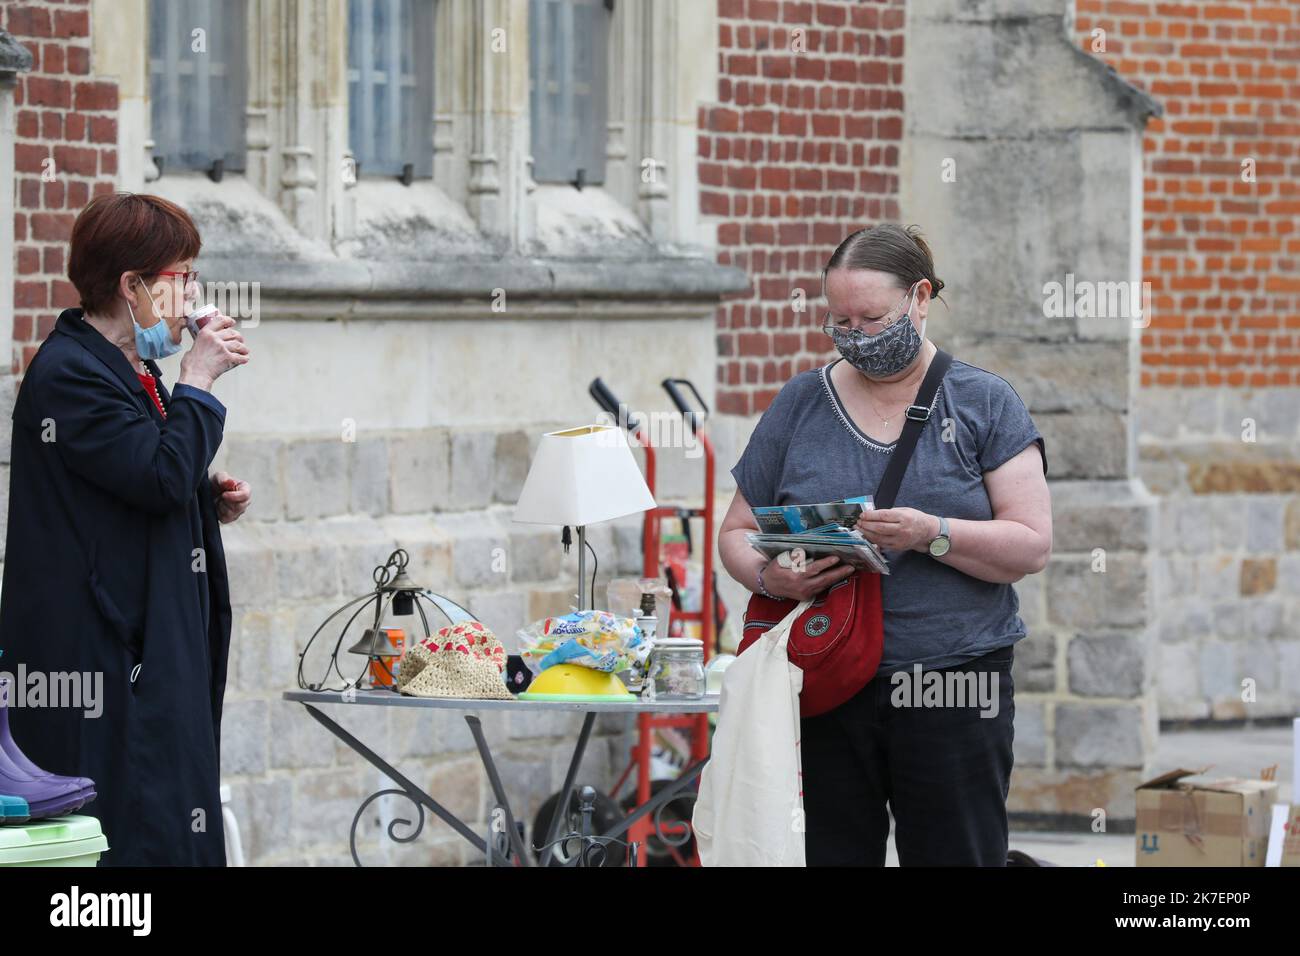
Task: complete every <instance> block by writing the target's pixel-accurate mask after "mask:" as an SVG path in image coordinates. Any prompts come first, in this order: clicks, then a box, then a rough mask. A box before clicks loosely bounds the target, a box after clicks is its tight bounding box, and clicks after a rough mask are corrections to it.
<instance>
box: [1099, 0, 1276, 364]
mask: <svg viewBox="0 0 1300 956" xmlns="http://www.w3.org/2000/svg"><path fill="white" fill-rule="evenodd" d="M1076 11H1077V21H1076V26H1077V32H1078V35H1079V40H1080V43H1081V45H1082V47H1083V49H1085V50H1088V51H1089V52H1093V51H1092V41H1093V37H1092V31H1093V30H1094V29H1097V28H1100V29H1102V30H1104V31H1105V34H1106V35H1105V44H1106V49H1105V52H1104V53H1094V55H1096V56H1100V57H1101V58H1102V59H1104V60H1105V61H1106V62H1108V63H1110V64H1111V65H1113V66H1114V67H1115V68H1116V69H1117V70H1118V71H1119V72H1120V74H1121V75H1123V76H1124V77H1125V78H1126V79H1128V80H1129V81H1130V82H1132V83H1134V84H1136V85H1138V86H1141V87H1143V88H1144V89H1146V90H1148V91H1149V92H1150V93H1151V94H1152V95H1154V96H1155V97H1156V98H1157V99H1158V100H1160V101H1161V102H1162V103H1164V105H1165V116H1164V117H1163V118H1162V119H1159V120H1153V121H1152V122H1151V123H1150V125H1149V126H1148V127H1147V132H1146V139H1145V144H1144V145H1145V152H1146V170H1145V174H1146V176H1145V182H1146V190H1145V192H1146V195H1145V217H1144V220H1143V226H1144V230H1145V247H1146V248H1145V259H1144V271H1145V273H1146V278H1147V279H1148V280H1149V281H1150V282H1151V283H1152V292H1153V302H1152V321H1151V326H1150V328H1149V329H1147V330H1146V331H1145V333H1144V334H1143V337H1142V384H1143V385H1144V386H1149V385H1156V386H1164V385H1176V386H1193V387H1196V386H1219V385H1226V386H1250V387H1261V386H1295V385H1300V269H1298V268H1297V262H1300V232H1298V231H1297V224H1300V151H1298V148H1297V147H1298V146H1300V82H1298V80H1297V73H1298V71H1300V0H1253V2H1238V0H1197V2H1181V3H1158V2H1133V0H1077V5H1076ZM1247 158H1253V159H1254V160H1255V167H1256V168H1255V177H1256V182H1254V183H1248V182H1243V181H1242V176H1241V174H1242V166H1241V162H1242V160H1243V159H1247Z"/></svg>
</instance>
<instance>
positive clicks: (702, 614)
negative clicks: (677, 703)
mask: <svg viewBox="0 0 1300 956" xmlns="http://www.w3.org/2000/svg"><path fill="white" fill-rule="evenodd" d="M662 384H663V388H664V390H665V391H666V392H667V393H668V395H669V397H670V398H671V399H672V401H673V404H674V405H675V406H676V408H677V410H678V411H679V412H680V413H681V415H682V420H683V423H684V425H685V426H686V427H688V428H689V429H690V430H691V434H692V436H693V437H694V438H695V439H696V440H698V441H699V442H700V445H701V447H702V448H703V450H704V504H703V506H702V507H680V506H677V505H658V506H656V507H655V508H652V509H651V510H649V511H647V512H646V513H645V523H644V527H643V530H642V548H643V557H644V561H643V566H642V574H643V576H645V577H648V578H659V577H662V576H663V575H664V568H663V561H662V557H661V551H660V549H661V543H662V538H661V530H660V525H661V522H663V521H664V520H665V519H675V520H681V521H682V522H683V523H684V524H685V523H688V522H689V521H690V520H691V519H692V518H700V519H701V520H702V521H703V525H704V534H703V536H702V538H703V540H702V544H703V547H704V560H703V575H702V578H701V581H700V607H699V610H695V611H687V610H683V609H682V608H681V607H680V601H676V600H675V601H674V602H673V605H672V606H671V608H670V610H669V617H668V620H667V621H666V622H664V623H665V626H664V633H665V634H667V633H671V629H672V627H673V626H674V625H675V624H676V623H677V622H679V621H681V622H685V621H698V622H699V625H700V637H701V639H702V640H703V643H704V662H705V664H706V665H707V664H708V662H709V660H710V659H712V657H713V656H714V654H715V653H716V651H717V642H718V630H719V628H718V621H717V620H716V618H715V609H716V607H717V606H718V605H717V603H716V593H715V584H714V563H713V552H714V546H713V479H714V467H715V461H714V449H713V443H712V442H711V441H710V440H709V436H708V434H707V432H705V430H704V428H703V425H704V423H705V421H706V420H707V419H708V415H709V409H708V406H707V405H706V404H705V402H704V399H703V398H702V397H701V396H700V393H699V391H697V390H696V388H695V386H694V385H693V384H692V383H691V382H690V381H689V380H688V379H681V378H666V379H664V380H663V383H662ZM679 386H685V387H686V388H688V389H690V391H691V394H692V395H693V396H694V398H695V400H696V401H697V402H698V403H699V405H700V408H699V409H698V410H697V409H693V408H691V407H690V404H689V403H688V402H687V400H686V398H685V396H684V395H683V394H682V391H681V389H680V388H679ZM589 392H590V394H591V396H592V398H594V399H595V400H596V403H597V404H598V405H600V406H601V408H602V409H604V410H605V411H606V412H607V413H608V414H610V415H612V416H614V418H615V420H616V421H617V422H619V423H620V425H623V426H624V427H626V428H627V430H628V432H629V433H630V434H631V435H632V437H633V438H634V439H635V440H636V441H637V443H638V444H639V445H640V446H641V447H642V448H643V449H645V481H646V486H647V487H648V488H649V489H650V493H651V494H652V495H653V494H654V493H655V474H656V464H655V448H654V444H653V441H652V438H653V436H652V435H651V434H650V431H649V429H648V428H647V427H646V425H645V423H643V422H641V421H640V420H638V419H636V418H634V417H633V416H632V415H631V414H630V413H629V412H628V410H627V408H626V406H624V405H622V404H621V403H620V402H619V401H618V400H617V399H616V398H615V397H614V395H613V393H612V392H611V391H610V390H609V388H608V387H607V386H606V385H605V383H604V382H602V381H601V380H600V379H599V378H597V379H594V380H593V381H592V383H591V386H590V388H589ZM670 579H671V575H670ZM685 584H686V582H685V581H682V582H678V587H679V588H684V587H685ZM667 728H675V729H678V730H681V731H684V732H686V733H688V734H689V735H690V741H691V742H690V754H691V756H690V759H691V762H692V763H694V762H695V761H698V760H703V759H704V758H705V757H707V756H708V755H709V715H708V714H668V715H660V714H638V715H637V743H636V745H635V746H634V747H633V748H632V760H631V763H629V764H628V766H627V768H626V769H625V770H624V771H623V773H622V775H621V776H620V777H619V779H618V782H617V783H616V784H615V785H614V790H613V792H614V793H615V794H617V793H618V792H619V791H620V790H622V789H623V785H624V783H625V782H626V781H627V779H628V776H629V774H631V773H632V772H633V771H635V772H636V789H635V794H634V800H635V802H634V804H633V805H634V806H641V805H642V804H644V803H645V802H646V801H648V800H649V799H650V798H651V796H652V795H653V786H652V781H651V779H650V774H651V769H650V758H651V752H652V750H653V748H654V738H655V731H656V730H659V729H667ZM688 827H689V821H688V822H685V823H681V824H676V827H675V828H674V829H669V826H665V827H664V828H663V830H662V831H661V832H662V833H663V834H664V836H665V838H666V839H664V840H662V841H659V844H658V845H657V848H658V846H659V845H661V847H662V849H663V850H664V851H666V852H667V854H668V856H669V857H670V858H671V859H672V861H673V862H674V863H675V864H676V865H677V866H699V854H698V853H696V852H695V848H694V841H693V840H689V841H687V840H686V839H685V837H686V835H687V833H688V832H689V831H688V829H687V828H688ZM654 832H655V824H654V822H653V821H652V820H651V819H650V818H649V817H645V818H642V819H641V820H638V821H637V822H636V823H634V824H633V825H632V827H631V829H630V830H629V831H628V840H629V842H634V843H640V844H641V845H642V846H643V847H647V846H649V845H650V844H649V842H648V841H649V840H650V837H651V835H652V834H653V833H654ZM670 839H671V842H669V840H670ZM678 840H682V845H683V846H689V847H690V852H689V854H687V853H683V852H682V851H681V848H680V847H679V846H678V845H677V842H678ZM649 857H650V854H649V853H647V852H642V853H639V854H637V859H638V864H639V865H641V866H647V865H649Z"/></svg>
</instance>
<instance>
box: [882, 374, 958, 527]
mask: <svg viewBox="0 0 1300 956" xmlns="http://www.w3.org/2000/svg"><path fill="white" fill-rule="evenodd" d="M951 364H952V356H951V355H949V354H948V353H947V352H945V351H944V350H943V349H936V350H935V353H934V358H933V359H931V360H930V367H929V368H928V369H927V370H926V372H925V380H924V381H923V382H921V388H920V390H919V391H918V392H917V393H916V401H915V402H913V403H912V404H911V405H909V406H908V408H907V412H906V415H907V420H906V421H905V422H903V432H902V434H901V435H899V436H898V444H897V445H895V446H894V450H893V452H892V453H890V456H889V464H888V465H886V466H885V473H884V474H883V475H881V477H880V487H879V488H877V489H876V495H875V498H873V499H872V503H873V505H874V506H875V507H876V508H892V507H894V499H895V498H897V497H898V486H899V485H901V484H902V483H903V473H904V472H906V471H907V464H908V462H910V461H911V460H912V452H914V451H915V450H916V443H917V441H918V440H919V439H920V437H921V429H922V428H924V427H925V423H926V422H927V421H928V420H929V418H930V405H931V404H933V402H934V393H935V392H937V391H938V390H939V383H940V382H941V381H943V377H944V375H946V374H947V373H948V366H950V365H951Z"/></svg>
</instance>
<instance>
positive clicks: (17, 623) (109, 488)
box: [0, 309, 230, 866]
mask: <svg viewBox="0 0 1300 956" xmlns="http://www.w3.org/2000/svg"><path fill="white" fill-rule="evenodd" d="M146 366H147V367H148V368H149V370H150V372H152V373H153V374H154V375H155V376H157V375H158V368H157V366H156V365H154V364H153V363H152V362H146ZM159 391H160V392H161V393H162V398H163V404H164V406H165V407H166V408H167V418H166V419H165V420H164V419H163V417H162V416H161V415H160V414H159V413H158V410H157V409H156V408H155V407H154V404H153V401H152V400H151V399H150V398H149V396H148V395H147V394H146V392H145V389H144V386H143V385H142V384H141V382H140V379H139V377H138V376H137V375H136V373H135V371H134V370H133V369H132V368H131V365H130V363H129V362H127V360H126V357H125V356H124V355H123V354H122V353H121V351H120V350H119V349H118V348H117V347H116V346H114V345H112V344H111V343H110V342H109V341H108V340H107V339H105V338H104V337H103V336H102V335H100V334H99V332H98V331H96V330H95V328H94V327H93V326H91V325H89V324H88V323H87V322H86V321H85V320H84V319H83V318H82V314H81V310H80V309H66V310H65V311H64V312H63V313H62V314H61V315H60V316H59V318H58V321H57V323H56V324H55V327H54V330H53V331H52V332H51V333H50V335H49V337H48V338H46V340H45V342H44V343H43V344H42V345H41V348H40V350H39V351H38V352H37V353H36V355H35V357H34V358H33V359H32V362H31V365H30V366H29V368H28V370H27V374H26V376H25V377H24V378H23V382H22V385H21V387H20V388H19V390H18V396H17V400H16V402H15V406H14V414H13V418H14V422H13V452H12V458H11V464H10V476H9V527H8V538H7V543H6V549H5V567H4V589H3V592H2V593H0V651H3V654H2V655H0V670H4V671H7V672H9V673H11V674H14V676H15V677H16V678H21V677H22V673H21V671H20V669H21V668H25V669H26V673H27V674H28V678H27V682H26V683H27V686H28V688H31V687H32V686H34V685H33V684H32V680H31V676H30V675H31V674H32V673H33V672H41V673H43V674H45V675H46V676H47V678H51V679H52V677H53V675H55V674H60V673H61V674H72V673H81V674H83V675H90V677H91V679H92V680H93V677H94V675H95V674H102V680H103V690H102V700H101V701H100V704H101V707H102V712H101V713H100V714H99V715H98V716H92V715H88V714H87V713H86V707H85V706H83V707H81V708H72V707H66V706H65V707H54V708H52V707H33V706H27V707H19V708H15V709H13V710H12V711H11V713H10V717H11V724H12V727H13V733H14V738H15V740H16V741H17V743H18V745H19V746H20V747H21V748H22V750H23V751H24V753H26V754H27V756H29V757H30V758H31V759H32V760H33V761H35V762H36V764H37V765H38V766H40V767H42V768H44V769H45V770H49V771H51V772H54V773H62V774H68V775H77V776H85V777H90V778H92V779H93V780H94V781H95V784H96V787H97V790H98V797H97V798H96V799H95V800H94V801H93V802H91V803H89V804H87V805H86V806H85V807H84V808H83V809H82V810H81V811H80V812H82V813H88V814H93V815H95V816H98V817H99V818H100V821H101V824H102V826H103V829H104V833H105V835H106V836H107V838H108V843H109V850H108V852H107V853H106V854H105V855H104V856H103V857H102V858H101V865H110V866H111V865H119V866H121V865H158V864H165V865H205V866H224V865H225V840H224V835H223V831H222V822H221V805H220V798H219V796H218V786H219V770H218V758H219V754H220V748H221V742H220V731H221V701H222V696H223V694H224V692H225V684H226V658H227V653H228V651H229V648H230V592H229V584H228V580H227V577H226V563H225V553H224V551H223V550H222V546H221V533H220V525H219V523H218V521H217V512H216V503H215V498H214V491H213V486H212V484H211V481H210V478H209V476H208V467H209V466H210V464H211V462H212V458H213V456H214V455H215V454H216V451H217V448H218V447H219V446H220V444H221V437H222V429H223V427H224V424H225V414H226V410H225V407H224V406H223V405H222V404H221V402H219V401H218V400H217V399H216V398H215V397H214V396H213V395H211V394H210V393H208V392H204V391H202V390H201V389H196V388H193V387H191V386H188V385H180V384H178V385H177V386H176V388H175V391H174V392H173V393H172V394H171V395H170V396H169V395H168V393H167V392H166V390H165V389H163V388H162V387H161V383H160V384H159ZM20 682H21V681H20ZM83 704H84V702H83ZM92 713H93V712H92Z"/></svg>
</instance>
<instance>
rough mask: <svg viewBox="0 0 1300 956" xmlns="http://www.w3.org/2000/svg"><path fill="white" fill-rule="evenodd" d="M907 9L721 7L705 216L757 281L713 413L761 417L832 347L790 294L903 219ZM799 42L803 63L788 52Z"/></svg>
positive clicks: (732, 317) (702, 152)
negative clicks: (832, 260)
mask: <svg viewBox="0 0 1300 956" xmlns="http://www.w3.org/2000/svg"><path fill="white" fill-rule="evenodd" d="M903 12H904V3H903V0H883V2H874V0H859V2H825V3H817V2H811V0H805V2H799V0H718V15H719V26H718V48H719V74H720V75H719V84H718V87H719V88H718V96H719V102H718V103H717V104H716V105H712V106H709V107H707V108H704V109H701V111H700V117H699V129H700V138H699V178H700V205H701V211H702V212H703V213H704V214H705V215H707V216H711V217H716V219H717V220H719V228H718V240H719V247H720V252H719V259H720V261H722V262H724V263H727V264H731V265H735V266H738V267H739V268H741V269H744V270H745V271H746V272H748V273H749V275H750V276H751V277H752V279H753V283H752V287H751V290H750V292H749V294H747V295H742V296H739V297H737V298H733V299H731V300H729V301H727V302H726V303H724V304H723V305H722V306H721V307H720V308H719V309H718V314H717V323H718V356H719V358H718V395H717V403H718V409H719V411H721V412H724V413H730V414H737V415H748V414H752V413H754V412H758V411H761V410H762V409H764V408H766V407H767V404H768V402H769V401H771V398H772V396H774V395H775V394H776V392H777V391H778V390H779V389H780V387H781V385H782V384H783V383H784V382H785V381H786V380H787V379H789V378H790V377H791V376H792V375H793V374H795V373H796V372H799V371H802V370H804V369H807V368H811V367H812V366H813V365H815V364H819V363H820V362H821V361H824V360H825V358H826V356H827V355H828V354H829V353H830V352H831V351H832V348H831V346H830V343H829V340H828V339H827V338H826V336H824V335H823V334H822V333H821V332H820V331H817V330H815V329H814V328H812V323H813V321H814V319H813V318H812V315H813V313H812V312H811V311H808V312H804V313H802V314H799V313H796V312H795V311H794V309H793V308H792V306H791V293H792V290H793V289H794V288H796V287H799V288H802V289H804V290H805V291H806V293H807V295H808V299H809V303H810V304H811V303H812V301H813V300H814V299H815V298H816V297H817V296H818V295H820V292H821V269H822V266H823V265H824V264H825V260H826V257H827V256H828V255H829V254H830V252H831V250H832V249H834V247H835V246H836V245H837V244H838V243H839V242H840V240H841V239H843V238H844V237H845V236H846V235H848V234H849V233H850V232H852V231H854V230H855V229H859V228H861V227H863V226H866V225H870V224H872V223H874V222H880V221H884V220H895V219H897V218H898V216H899V210H898V203H897V195H898V172H897V170H898V147H899V143H900V141H901V139H902V135H903V91H902V80H903ZM798 29H802V30H804V31H805V33H804V34H803V36H804V37H805V38H806V50H807V52H801V53H797V52H792V44H791V37H792V31H793V30H798Z"/></svg>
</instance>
